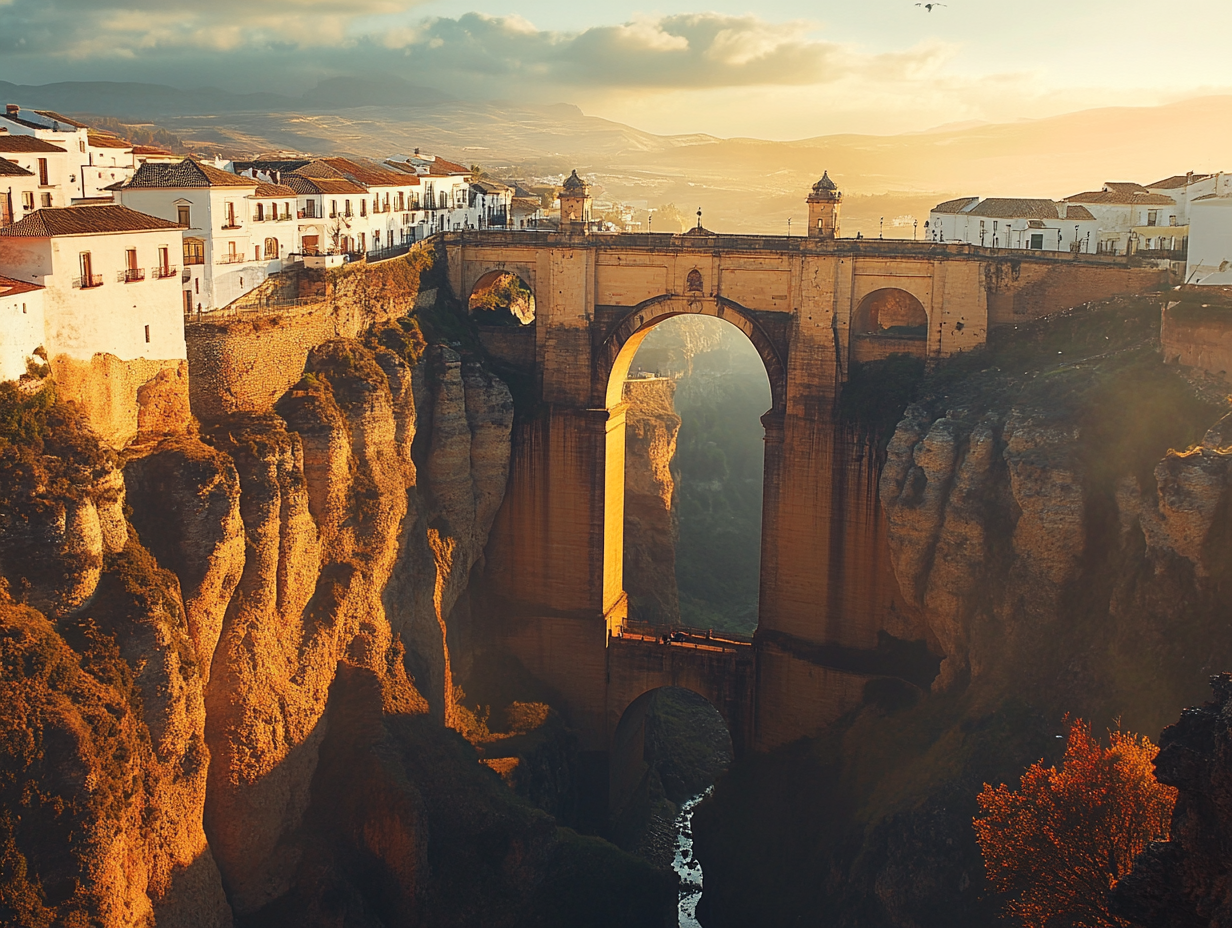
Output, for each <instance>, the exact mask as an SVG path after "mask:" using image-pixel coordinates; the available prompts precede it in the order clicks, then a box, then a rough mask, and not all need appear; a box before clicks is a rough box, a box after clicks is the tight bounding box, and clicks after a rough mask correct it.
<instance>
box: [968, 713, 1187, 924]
mask: <svg viewBox="0 0 1232 928" xmlns="http://www.w3.org/2000/svg"><path fill="white" fill-rule="evenodd" d="M1157 753H1159V749H1158V748H1156V747H1155V745H1153V744H1152V743H1151V742H1150V739H1148V738H1142V737H1138V736H1136V735H1134V734H1131V733H1128V732H1121V731H1114V732H1112V733H1111V739H1110V744H1109V746H1108V747H1107V748H1105V747H1103V746H1102V745H1101V744H1100V743H1099V740H1098V739H1096V738H1093V737H1091V729H1090V727H1089V726H1088V725H1087V724H1086V723H1085V722H1082V721H1081V720H1078V721H1076V722H1074V723H1073V724H1072V725H1071V726H1070V730H1069V740H1068V742H1067V743H1066V746H1065V758H1064V760H1063V762H1062V765H1061V768H1060V769H1057V768H1054V767H1045V766H1044V765H1043V763H1042V762H1040V763H1036V764H1032V765H1031V767H1029V768H1028V769H1027V772H1026V773H1024V774H1023V775H1022V782H1021V784H1020V786H1019V789H1018V790H1017V791H1016V792H1015V791H1014V790H1011V789H1010V788H1009V787H1008V786H1005V785H1001V786H997V787H993V786H989V785H988V784H985V785H984V789H983V791H982V792H981V793H980V795H979V807H980V815H979V816H977V817H976V819H975V834H976V837H977V838H978V840H979V843H980V850H981V851H982V852H983V854H984V867H985V870H986V871H987V874H988V881H989V882H990V883H992V885H993V886H995V887H996V888H997V890H998V891H999V892H1002V893H1005V894H1006V895H1008V896H1009V897H1010V900H1009V903H1008V904H1007V906H1006V914H1007V915H1009V916H1012V917H1015V918H1017V919H1019V920H1020V921H1021V923H1022V925H1023V926H1024V928H1054V926H1057V925H1067V926H1070V925H1081V926H1089V928H1103V926H1117V928H1121V926H1126V925H1128V924H1129V923H1128V922H1126V921H1124V920H1122V919H1120V918H1117V917H1116V916H1114V915H1110V914H1109V912H1108V904H1107V903H1108V892H1109V890H1111V889H1112V887H1113V886H1115V885H1116V883H1117V881H1118V880H1120V879H1121V877H1123V876H1124V875H1125V874H1126V873H1128V872H1129V870H1130V868H1131V867H1132V866H1133V863H1134V858H1135V857H1137V856H1138V854H1139V853H1141V852H1142V851H1143V850H1144V849H1145V848H1146V845H1147V843H1148V842H1150V841H1159V840H1166V839H1167V837H1168V826H1169V823H1170V821H1171V818H1172V806H1173V805H1174V804H1175V802H1176V790H1175V789H1173V788H1172V787H1169V786H1164V785H1163V784H1161V783H1160V782H1159V781H1158V780H1156V779H1155V773H1154V768H1153V765H1152V761H1154V759H1155V755H1156V754H1157Z"/></svg>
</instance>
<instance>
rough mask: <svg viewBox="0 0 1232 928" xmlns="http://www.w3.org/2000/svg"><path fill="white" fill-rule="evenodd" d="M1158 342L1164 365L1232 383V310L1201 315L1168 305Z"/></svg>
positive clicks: (1197, 312) (1201, 313)
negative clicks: (1189, 369) (1198, 372)
mask: <svg viewBox="0 0 1232 928" xmlns="http://www.w3.org/2000/svg"><path fill="white" fill-rule="evenodd" d="M1185 310H1188V311H1185ZM1159 341H1160V347H1161V348H1162V349H1163V355H1164V362H1165V363H1169V364H1171V363H1176V364H1180V365H1182V366H1184V367H1192V368H1197V369H1198V370H1201V371H1204V372H1205V373H1207V374H1209V375H1211V376H1212V377H1216V378H1218V379H1220V380H1223V381H1225V382H1232V308H1228V307H1224V308H1222V309H1214V310H1205V309H1204V310H1203V311H1201V312H1199V311H1196V310H1195V309H1193V308H1191V307H1184V308H1183V309H1182V307H1180V306H1177V305H1173V306H1169V307H1168V308H1167V309H1165V310H1164V316H1163V326H1162V328H1161V331H1160V336H1159Z"/></svg>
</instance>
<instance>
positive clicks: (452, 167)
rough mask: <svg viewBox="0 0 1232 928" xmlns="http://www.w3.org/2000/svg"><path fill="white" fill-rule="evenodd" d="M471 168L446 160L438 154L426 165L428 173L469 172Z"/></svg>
mask: <svg viewBox="0 0 1232 928" xmlns="http://www.w3.org/2000/svg"><path fill="white" fill-rule="evenodd" d="M470 172H471V169H470V168H468V167H464V166H463V165H460V164H458V163H456V162H454V161H446V160H445V159H444V158H442V157H441V156H440V155H437V156H436V160H435V161H433V162H431V163H430V164H429V165H428V173H429V174H469V173H470Z"/></svg>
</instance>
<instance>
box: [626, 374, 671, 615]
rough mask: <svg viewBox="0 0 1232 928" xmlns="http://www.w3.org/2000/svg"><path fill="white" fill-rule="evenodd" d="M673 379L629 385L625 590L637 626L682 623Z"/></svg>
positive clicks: (627, 396)
mask: <svg viewBox="0 0 1232 928" xmlns="http://www.w3.org/2000/svg"><path fill="white" fill-rule="evenodd" d="M675 393H676V383H675V381H673V380H666V379H658V378H656V379H654V380H631V381H629V382H628V383H626V384H625V393H624V400H625V403H626V412H625V417H626V418H625V572H624V576H625V591H626V592H627V593H628V594H629V614H630V617H631V618H633V620H634V621H639V622H649V623H651V624H654V625H669V624H672V623H679V621H680V598H679V594H678V593H677V589H676V540H677V538H678V537H679V534H680V528H679V525H678V523H677V518H676V482H675V479H674V478H673V477H672V471H671V464H672V458H673V457H675V455H676V436H677V434H678V433H679V432H680V417H679V416H678V415H676V410H675V408H674V406H673V402H672V398H673V396H674V395H675Z"/></svg>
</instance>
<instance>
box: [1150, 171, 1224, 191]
mask: <svg viewBox="0 0 1232 928" xmlns="http://www.w3.org/2000/svg"><path fill="white" fill-rule="evenodd" d="M1210 176H1211V175H1210V174H1192V175H1191V174H1173V175H1172V176H1171V177H1165V178H1164V179H1163V180H1157V181H1155V183H1153V184H1147V187H1148V188H1150V189H1152V190H1176V189H1178V188H1180V187H1186V186H1188V185H1189V184H1196V183H1197V182H1198V181H1200V180H1206V179H1207V178H1208V177H1210Z"/></svg>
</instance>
